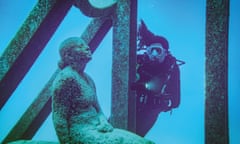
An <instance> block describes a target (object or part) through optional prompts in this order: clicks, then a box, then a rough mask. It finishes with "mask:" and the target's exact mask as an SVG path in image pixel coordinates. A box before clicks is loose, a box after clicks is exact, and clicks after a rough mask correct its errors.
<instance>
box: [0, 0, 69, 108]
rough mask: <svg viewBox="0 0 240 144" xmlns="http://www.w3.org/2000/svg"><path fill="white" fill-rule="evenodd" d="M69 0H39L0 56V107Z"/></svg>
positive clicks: (67, 5) (32, 60) (35, 54)
mask: <svg viewBox="0 0 240 144" xmlns="http://www.w3.org/2000/svg"><path fill="white" fill-rule="evenodd" d="M72 3H73V1H72V0H59V1H58V0H50V1H49V0H39V2H38V4H37V5H36V6H35V7H34V9H33V10H32V12H31V13H30V15H29V17H28V18H27V19H26V21H25V22H24V24H23V25H22V27H21V28H20V30H19V31H18V33H17V34H16V36H15V37H14V38H13V40H12V41H11V42H10V44H9V45H8V47H7V48H6V50H5V51H4V53H3V55H2V56H1V57H0V94H1V101H0V109H1V108H2V107H3V105H4V104H5V102H6V101H7V100H8V98H9V97H10V95H11V94H12V92H13V91H14V90H15V88H16V87H17V85H18V84H19V83H20V81H21V80H22V78H23V77H24V75H25V74H26V73H27V72H28V70H29V69H30V67H31V66H32V64H33V63H34V61H35V60H36V58H37V57H38V56H39V54H40V52H41V51H42V49H43V48H44V47H45V45H46V44H47V42H48V40H49V39H50V38H51V36H52V35H53V33H54V32H55V30H56V28H57V27H58V25H59V24H60V22H61V21H62V19H63V18H64V17H65V15H66V14H67V12H68V10H69V9H70V7H71V6H72Z"/></svg>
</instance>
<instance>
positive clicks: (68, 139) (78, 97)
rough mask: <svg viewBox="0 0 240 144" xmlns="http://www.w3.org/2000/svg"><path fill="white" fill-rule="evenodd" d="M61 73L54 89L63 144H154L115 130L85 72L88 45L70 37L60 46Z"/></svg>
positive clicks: (56, 121) (56, 122) (54, 106)
mask: <svg viewBox="0 0 240 144" xmlns="http://www.w3.org/2000/svg"><path fill="white" fill-rule="evenodd" d="M60 56H61V61H60V63H59V67H60V72H59V73H58V75H57V76H56V79H55V80H54V82H53V86H52V95H53V97H52V112H53V123H54V127H55V130H56V133H57V136H58V138H59V140H60V143H64V144H66V143H70V144H153V142H151V141H149V140H146V139H144V138H142V137H140V136H138V135H136V134H134V133H131V132H128V131H126V130H122V129H117V128H113V127H112V125H111V124H110V123H109V122H108V121H107V118H106V117H105V116H104V114H103V113H102V111H101V108H100V106H99V103H98V100H97V95H96V88H95V85H94V82H93V80H92V79H91V78H90V77H89V76H88V75H87V74H86V73H85V72H84V69H85V66H86V64H87V63H88V62H89V61H90V60H91V56H92V54H91V51H90V48H89V47H88V45H87V44H86V43H85V42H84V41H83V40H82V39H80V38H78V37H71V38H68V39H67V40H65V41H63V42H62V44H61V45H60Z"/></svg>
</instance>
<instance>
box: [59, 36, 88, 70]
mask: <svg viewBox="0 0 240 144" xmlns="http://www.w3.org/2000/svg"><path fill="white" fill-rule="evenodd" d="M60 56H61V61H60V63H59V67H60V68H64V67H65V66H68V65H71V66H73V65H83V64H84V65H85V64H86V63H87V62H88V61H89V60H91V58H92V54H91V51H90V48H89V46H88V45H87V44H86V43H85V41H84V40H82V39H81V38H79V37H70V38H68V39H66V40H64V41H63V42H62V43H61V45H60Z"/></svg>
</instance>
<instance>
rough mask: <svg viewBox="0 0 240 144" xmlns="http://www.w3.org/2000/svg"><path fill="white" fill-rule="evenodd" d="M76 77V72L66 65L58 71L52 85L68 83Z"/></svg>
mask: <svg viewBox="0 0 240 144" xmlns="http://www.w3.org/2000/svg"><path fill="white" fill-rule="evenodd" d="M77 77H78V73H77V72H76V71H74V70H73V69H72V68H71V67H66V68H64V69H62V70H60V71H59V72H58V74H57V75H56V78H55V79H54V81H53V85H55V86H56V85H62V84H68V83H69V82H71V83H72V82H74V81H75V80H76V79H77Z"/></svg>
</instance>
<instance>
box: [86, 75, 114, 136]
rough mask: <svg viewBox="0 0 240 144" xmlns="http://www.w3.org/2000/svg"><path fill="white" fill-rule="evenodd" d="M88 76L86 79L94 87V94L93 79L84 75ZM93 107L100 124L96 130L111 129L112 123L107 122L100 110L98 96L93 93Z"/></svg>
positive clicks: (108, 130) (104, 130) (106, 130)
mask: <svg viewBox="0 0 240 144" xmlns="http://www.w3.org/2000/svg"><path fill="white" fill-rule="evenodd" d="M86 76H87V78H88V81H89V82H90V83H91V85H92V87H93V88H94V91H95V94H96V86H95V84H94V81H93V80H92V79H91V78H90V76H88V75H86ZM94 107H95V109H96V111H97V113H98V118H99V121H100V125H99V126H98V130H99V131H101V132H110V131H112V130H113V127H112V125H111V124H110V123H109V122H108V120H107V118H106V116H105V115H104V113H103V112H102V109H101V107H100V105H99V102H98V98H97V95H95V103H94Z"/></svg>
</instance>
